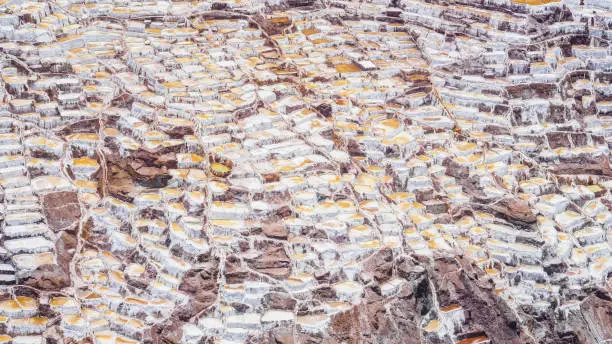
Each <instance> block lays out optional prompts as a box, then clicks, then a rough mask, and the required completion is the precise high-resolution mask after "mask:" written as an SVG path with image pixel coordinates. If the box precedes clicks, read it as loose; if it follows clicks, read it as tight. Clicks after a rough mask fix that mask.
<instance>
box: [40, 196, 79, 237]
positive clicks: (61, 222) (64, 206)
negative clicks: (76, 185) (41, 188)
mask: <svg viewBox="0 0 612 344" xmlns="http://www.w3.org/2000/svg"><path fill="white" fill-rule="evenodd" d="M42 206H43V210H44V213H45V217H46V219H47V225H48V226H49V228H51V229H52V230H53V231H54V232H59V231H63V230H74V229H76V226H78V222H79V221H80V220H81V215H82V214H81V206H80V204H79V199H78V194H77V193H76V192H54V193H49V194H46V195H44V196H43V198H42Z"/></svg>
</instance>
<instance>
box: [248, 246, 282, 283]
mask: <svg viewBox="0 0 612 344" xmlns="http://www.w3.org/2000/svg"><path fill="white" fill-rule="evenodd" d="M247 262H248V265H249V267H250V268H252V269H254V270H256V271H258V272H260V273H263V274H265V275H269V276H271V277H273V278H283V277H288V276H289V274H291V259H289V257H288V256H287V253H286V252H285V249H284V248H283V246H281V245H276V244H272V243H263V244H262V252H261V254H258V255H257V256H256V257H254V258H252V259H248V260H247Z"/></svg>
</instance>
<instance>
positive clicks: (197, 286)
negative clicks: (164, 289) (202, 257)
mask: <svg viewBox="0 0 612 344" xmlns="http://www.w3.org/2000/svg"><path fill="white" fill-rule="evenodd" d="M218 274H219V261H218V260H217V259H215V258H212V257H211V258H210V259H208V261H207V262H206V263H204V264H203V265H202V267H201V268H198V269H194V270H190V271H187V272H186V273H185V275H184V277H183V281H182V283H181V285H180V286H179V290H180V291H183V292H185V293H187V294H188V295H190V296H191V299H190V300H191V302H190V303H189V304H187V305H185V307H183V308H181V309H179V310H177V312H176V315H177V316H178V318H179V319H180V320H182V321H188V320H189V319H190V318H192V317H194V316H195V315H197V314H198V313H200V312H201V311H202V310H204V309H206V308H208V307H210V306H211V305H213V304H214V303H215V302H216V301H217V295H218V292H219V285H218V283H217V282H218V278H219V275H218Z"/></svg>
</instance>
